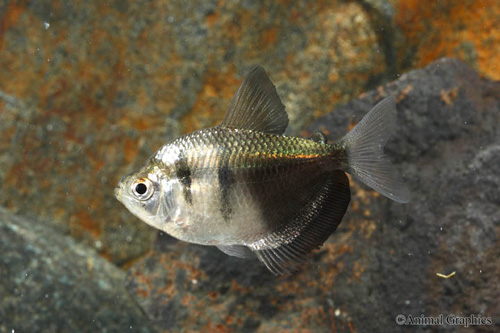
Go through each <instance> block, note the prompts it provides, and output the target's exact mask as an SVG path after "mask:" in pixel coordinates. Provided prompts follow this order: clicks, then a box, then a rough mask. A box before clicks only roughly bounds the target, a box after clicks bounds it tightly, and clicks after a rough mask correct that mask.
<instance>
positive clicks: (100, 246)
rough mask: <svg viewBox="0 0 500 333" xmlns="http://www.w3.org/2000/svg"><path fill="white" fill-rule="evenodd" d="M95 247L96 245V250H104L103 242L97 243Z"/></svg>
mask: <svg viewBox="0 0 500 333" xmlns="http://www.w3.org/2000/svg"><path fill="white" fill-rule="evenodd" d="M94 245H95V247H96V249H98V250H100V249H102V242H101V241H96V242H95V243H94Z"/></svg>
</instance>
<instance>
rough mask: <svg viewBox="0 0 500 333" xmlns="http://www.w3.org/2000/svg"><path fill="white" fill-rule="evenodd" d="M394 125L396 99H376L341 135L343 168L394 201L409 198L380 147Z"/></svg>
mask: <svg viewBox="0 0 500 333" xmlns="http://www.w3.org/2000/svg"><path fill="white" fill-rule="evenodd" d="M395 126H396V101H395V99H394V97H392V96H391V97H387V98H386V99H384V100H382V101H381V102H379V103H378V104H377V105H375V107H373V109H371V110H370V112H368V114H367V115H366V116H365V117H364V118H363V119H361V121H360V122H359V123H358V124H357V125H356V126H355V127H354V128H353V129H352V130H351V131H350V132H349V133H347V135H346V136H345V137H344V138H343V139H342V141H343V142H344V143H345V147H346V150H347V167H346V170H345V171H347V172H349V173H350V174H352V175H353V176H354V177H356V178H357V179H358V180H360V181H362V182H363V183H365V184H366V185H368V186H370V187H371V188H373V189H374V190H375V191H377V192H379V193H381V194H383V195H384V196H386V197H388V198H389V199H392V200H394V201H397V202H401V203H406V202H408V201H410V192H409V191H408V188H407V187H406V184H405V183H404V181H403V178H401V176H400V175H399V172H398V171H397V169H396V168H395V167H394V166H393V165H392V164H391V162H390V161H389V159H388V158H387V157H386V156H385V155H384V152H383V149H384V145H385V144H386V142H387V140H388V139H389V137H390V136H391V134H392V132H393V130H394V128H395Z"/></svg>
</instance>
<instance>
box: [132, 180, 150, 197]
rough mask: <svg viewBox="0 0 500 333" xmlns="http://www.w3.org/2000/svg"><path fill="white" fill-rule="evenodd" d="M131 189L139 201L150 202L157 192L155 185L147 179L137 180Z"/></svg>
mask: <svg viewBox="0 0 500 333" xmlns="http://www.w3.org/2000/svg"><path fill="white" fill-rule="evenodd" d="M130 189H131V191H132V193H133V195H134V196H135V197H136V198H137V199H139V200H148V199H149V198H151V196H152V195H153V193H154V191H155V189H154V186H153V183H152V182H151V181H150V180H149V179H147V178H138V179H136V180H135V181H134V182H133V183H132V185H131V186H130Z"/></svg>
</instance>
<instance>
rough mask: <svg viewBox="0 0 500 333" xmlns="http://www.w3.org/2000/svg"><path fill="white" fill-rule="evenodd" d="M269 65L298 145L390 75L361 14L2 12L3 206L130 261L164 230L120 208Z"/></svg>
mask: <svg viewBox="0 0 500 333" xmlns="http://www.w3.org/2000/svg"><path fill="white" fill-rule="evenodd" d="M255 64H261V65H263V66H264V67H265V68H266V69H267V70H268V72H269V74H270V76H271V77H272V79H273V81H274V82H275V83H276V85H277V87H278V92H279V94H280V95H281V97H282V99H283V101H284V103H285V104H286V106H287V110H288V112H289V114H290V119H291V122H290V124H291V127H290V129H289V131H290V132H291V133H297V132H298V130H299V129H303V127H304V124H305V123H306V122H308V121H310V120H311V119H312V118H313V117H314V116H317V115H319V114H325V113H326V112H328V111H329V110H330V109H331V107H332V105H334V104H335V103H338V102H340V101H347V100H348V99H350V98H352V97H353V96H356V95H358V94H359V93H361V92H362V91H365V90H366V89H367V88H369V87H373V86H374V84H376V83H377V82H379V81H380V80H382V79H383V78H384V76H385V75H386V72H385V69H386V61H385V59H384V52H383V51H381V49H380V46H379V37H378V35H377V34H376V32H375V31H374V30H373V27H372V24H371V20H370V15H369V14H368V13H367V11H366V10H365V9H364V8H363V6H362V5H361V4H359V3H357V2H344V1H330V2H323V1H321V2H310V1H294V2H291V1H279V2H275V1H267V2H252V1H228V2H224V1H222V2H216V1H189V2H185V1H170V0H169V1H166V0H165V1H106V2H102V1H97V2H84V3H83V2H61V1H48V0H42V1H3V2H0V68H2V70H1V71H0V115H1V122H0V132H2V133H3V135H2V136H0V170H1V171H0V191H1V192H2V193H8V194H9V195H2V196H0V204H1V205H2V206H5V207H7V208H9V209H10V210H11V211H14V212H22V214H25V215H29V216H32V217H36V218H37V219H38V220H40V221H42V222H44V221H45V222H44V223H53V224H55V226H56V227H57V228H58V229H59V230H61V231H64V232H67V233H70V234H71V235H72V236H74V237H75V238H76V239H79V240H83V241H84V242H85V243H86V244H88V245H91V246H93V247H94V248H96V249H97V250H98V251H100V253H101V254H102V255H103V256H105V257H107V258H109V259H111V260H112V261H114V262H117V263H124V262H127V261H129V260H131V259H133V258H136V257H138V256H140V255H141V254H142V253H144V252H145V251H146V250H147V249H148V248H149V247H150V244H151V242H152V236H153V235H154V234H153V231H152V230H151V229H150V228H148V227H147V226H146V225H144V224H143V223H140V222H138V221H137V220H136V219H135V218H133V217H132V215H131V214H129V213H128V212H127V211H126V210H125V209H124V208H123V207H122V206H121V205H120V204H119V203H118V202H117V201H116V200H115V198H114V196H113V188H114V187H115V186H116V184H117V182H118V180H119V179H120V178H121V177H122V176H124V175H125V174H127V173H128V172H131V171H132V170H134V169H135V168H136V167H137V166H138V165H139V164H140V163H142V162H143V161H144V160H145V159H146V158H147V157H148V156H149V155H150V154H151V153H152V152H153V151H154V150H156V149H157V148H158V147H159V146H160V145H161V144H163V143H164V142H165V141H166V140H169V139H172V138H174V137H177V136H179V135H180V134H182V133H185V132H188V131H191V130H194V129H198V128H201V127H206V126H210V125H214V124H217V123H218V122H220V120H221V119H222V118H223V116H224V113H225V110H226V108H227V106H228V105H229V101H230V99H231V97H232V95H233V94H234V92H235V91H236V90H237V88H238V86H239V84H240V82H241V80H242V79H243V77H244V75H245V74H246V73H247V72H248V70H249V68H251V66H253V65H255Z"/></svg>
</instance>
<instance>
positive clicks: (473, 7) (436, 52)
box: [368, 0, 500, 80]
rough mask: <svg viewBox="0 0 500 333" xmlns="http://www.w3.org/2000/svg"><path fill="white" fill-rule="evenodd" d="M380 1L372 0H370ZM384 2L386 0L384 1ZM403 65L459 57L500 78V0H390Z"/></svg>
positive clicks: (421, 63)
mask: <svg viewBox="0 0 500 333" xmlns="http://www.w3.org/2000/svg"><path fill="white" fill-rule="evenodd" d="M372 1H373V2H379V1H378V0H370V1H368V2H372ZM382 2H383V1H382ZM390 2H392V3H394V6H393V8H394V9H395V15H394V17H393V21H392V22H393V25H394V27H395V29H396V30H397V32H398V33H399V34H400V36H401V37H402V38H401V39H400V40H399V41H398V42H397V45H396V48H397V49H398V57H397V58H398V62H399V67H400V68H407V67H415V66H416V67H422V66H426V65H427V64H429V63H431V62H432V61H434V60H436V59H437V58H440V57H456V58H460V59H462V60H464V61H466V62H467V63H468V64H469V65H471V66H473V67H474V68H475V69H476V70H478V71H479V73H481V75H483V76H486V77H489V78H491V79H495V80H500V2H499V1H497V0H481V1H455V0H441V1H426V2H425V5H423V4H422V1H420V0H390Z"/></svg>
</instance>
